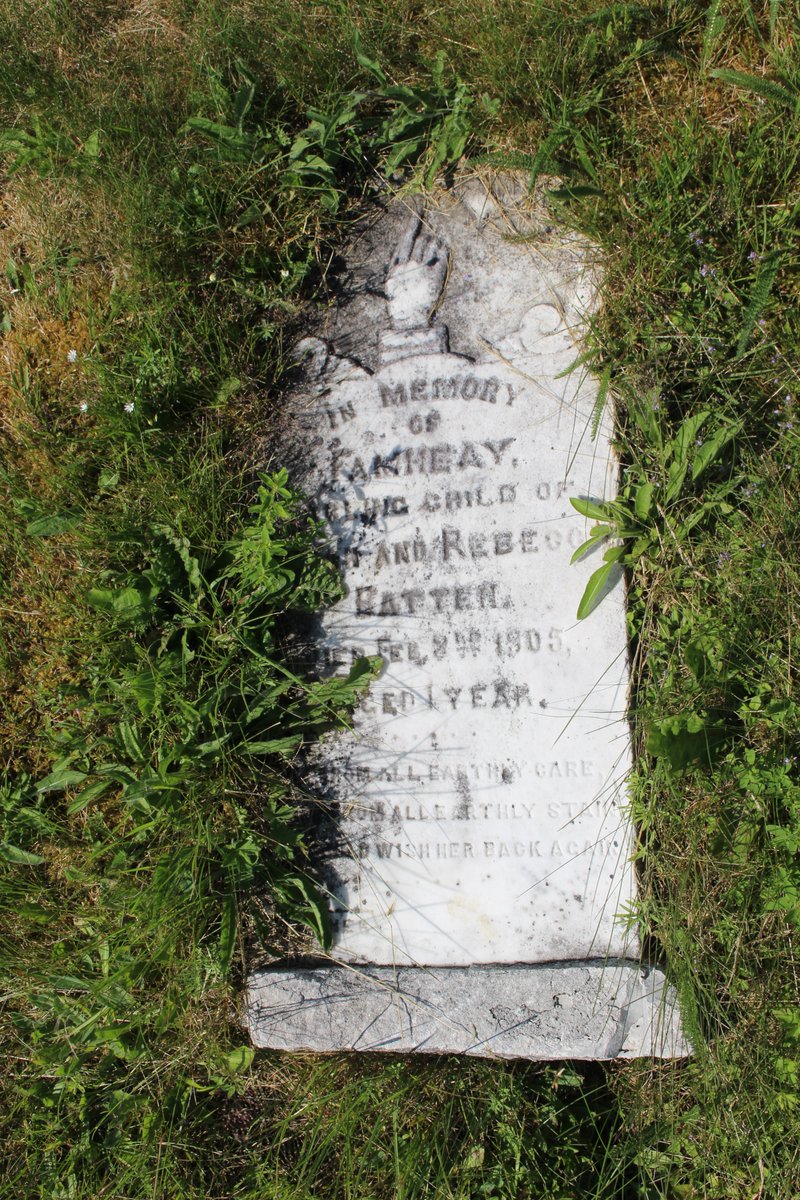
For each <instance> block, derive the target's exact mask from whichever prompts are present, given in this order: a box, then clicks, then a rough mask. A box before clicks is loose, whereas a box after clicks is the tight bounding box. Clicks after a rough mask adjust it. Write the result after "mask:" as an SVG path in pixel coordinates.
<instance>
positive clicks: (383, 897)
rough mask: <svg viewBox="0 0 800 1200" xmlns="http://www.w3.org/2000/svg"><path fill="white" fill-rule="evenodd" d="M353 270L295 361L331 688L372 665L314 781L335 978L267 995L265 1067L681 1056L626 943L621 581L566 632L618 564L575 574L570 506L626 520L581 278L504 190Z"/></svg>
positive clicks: (399, 235) (515, 188)
mask: <svg viewBox="0 0 800 1200" xmlns="http://www.w3.org/2000/svg"><path fill="white" fill-rule="evenodd" d="M348 271H349V275H348V276H347V277H346V278H345V281H344V287H343V296H342V301H341V303H340V305H339V306H338V307H337V309H336V310H335V312H334V313H333V315H332V317H331V320H330V328H329V329H327V330H326V331H325V332H326V333H327V335H328V336H327V337H326V338H317V337H315V338H308V339H305V341H304V342H303V343H301V346H300V348H299V352H300V355H301V356H302V357H303V358H304V359H305V362H306V368H307V376H306V384H305V387H304V388H302V389H301V392H300V394H299V396H298V397H297V400H296V403H295V405H294V414H293V422H294V424H293V428H294V430H295V433H296V439H295V440H296V442H297V444H298V446H299V447H301V452H300V454H299V457H298V468H297V472H296V475H297V479H298V482H299V483H301V484H302V485H303V486H304V488H305V490H306V492H307V494H308V495H309V496H310V497H311V500H312V503H313V505H314V507H315V509H316V511H317V513H318V515H319V516H320V518H321V519H322V520H323V522H324V523H325V525H326V527H327V528H328V529H329V531H330V535H331V544H332V548H333V549H334V551H335V553H336V554H337V555H338V559H339V562H340V564H341V569H342V573H343V578H344V582H345V586H346V596H345V599H343V600H342V601H341V602H340V603H339V604H337V605H336V606H335V607H334V608H333V609H331V610H330V611H329V612H327V613H325V614H324V615H323V617H322V619H321V630H320V636H319V643H318V653H319V662H320V666H321V669H322V671H323V673H328V674H331V673H344V672H346V671H347V670H348V669H349V667H350V666H351V665H352V663H353V662H354V661H356V660H357V659H358V658H359V657H362V656H376V655H377V656H380V658H381V659H382V661H383V667H382V670H381V673H380V676H379V678H378V679H377V680H376V681H375V682H374V683H373V684H372V686H371V687H370V690H369V693H368V695H367V696H366V698H365V699H364V700H363V702H362V703H361V704H360V705H359V707H358V710H357V712H356V714H355V717H354V722H353V728H352V730H351V731H345V732H341V733H338V734H336V735H334V736H333V737H331V738H329V739H327V741H326V742H325V743H324V744H323V745H322V747H321V749H320V751H319V753H318V754H317V756H316V760H315V762H314V763H313V765H311V766H310V767H309V782H310V784H311V783H313V785H314V786H315V787H316V789H317V791H318V793H319V795H320V796H321V797H322V798H323V799H324V803H325V807H326V808H327V810H328V811H329V812H332V814H333V822H332V830H331V836H330V839H329V842H328V846H327V851H326V852H325V854H324V855H323V853H322V851H320V863H319V868H320V873H321V876H322V878H323V881H324V885H325V887H326V888H327V891H328V894H329V896H330V904H331V915H332V921H333V927H334V942H333V946H332V949H331V952H330V960H329V961H328V962H327V963H324V964H318V965H316V966H313V967H309V968H304V969H291V968H288V967H286V968H284V967H280V966H277V967H273V968H269V969H267V970H265V971H262V972H260V973H258V974H257V975H255V976H253V977H251V980H250V983H249V989H248V1022H249V1026H250V1030H251V1034H252V1037H253V1040H254V1041H255V1043H256V1044H257V1045H260V1046H272V1047H277V1048H285V1049H302V1048H306V1049H314V1050H321V1051H325V1050H342V1049H348V1048H354V1049H371V1050H394V1051H415V1050H419V1051H428V1052H433V1051H436V1052H441V1051H448V1052H462V1053H474V1054H484V1055H500V1056H505V1057H525V1058H563V1057H580V1058H614V1057H631V1056H636V1055H642V1054H645V1055H680V1054H684V1053H686V1052H687V1051H688V1047H687V1044H686V1041H685V1039H684V1037H683V1035H682V1032H681V1028H680V1022H679V1019H678V1014H677V1009H676V1007H675V998H674V994H673V993H672V992H671V991H670V990H669V989H667V988H666V985H665V981H664V977H663V975H662V973H661V971H660V970H657V969H653V968H650V967H649V966H647V965H646V964H643V963H642V962H641V960H640V947H639V945H638V942H637V940H636V935H635V933H634V931H633V929H632V927H631V926H629V925H626V923H625V920H624V914H625V913H626V911H627V910H628V909H629V908H630V906H631V904H632V901H633V900H634V898H635V894H636V885H635V876H634V869H633V866H632V865H631V862H630V855H631V830H630V827H629V825H628V822H627V818H626V816H625V802H626V797H625V792H624V784H625V779H626V776H627V774H628V772H629V770H630V766H631V746H630V736H629V729H628V724H627V719H626V701H627V689H628V657H627V639H626V627H625V598H624V590H623V583H622V580H621V579H619V580H617V581H610V583H609V594H608V595H607V596H606V598H605V599H604V601H603V602H602V603H601V604H600V605H599V606H598V607H597V608H596V609H595V610H594V612H593V613H592V614H591V615H590V616H589V617H588V618H587V619H585V620H583V621H580V622H579V621H578V620H577V619H576V610H577V607H578V603H579V600H580V597H581V594H582V592H583V589H584V587H585V585H586V581H587V579H588V577H589V575H590V574H591V573H592V572H593V571H594V570H595V569H596V568H597V566H598V565H599V563H600V561H601V559H600V557H599V554H598V553H591V554H589V555H587V556H586V557H585V558H584V559H581V560H580V561H579V562H578V563H576V564H575V565H570V558H571V556H572V554H573V553H574V551H575V550H576V548H577V547H578V546H580V545H581V543H582V542H583V541H584V540H585V538H586V536H587V529H586V523H585V521H584V519H583V518H582V517H580V516H579V515H578V513H577V512H576V511H575V510H574V509H573V508H572V507H571V505H570V503H569V498H570V497H571V496H582V497H590V498H593V499H608V498H609V497H613V496H614V494H615V491H616V480H617V473H618V465H617V463H616V460H615V458H614V455H613V453H612V450H611V444H610V419H609V416H608V414H604V415H603V417H602V418H601V419H600V425H599V429H598V430H597V433H596V436H595V437H593V436H592V433H593V428H592V427H593V425H595V426H596V425H597V419H598V418H597V413H596V412H595V409H596V406H597V392H598V389H597V382H596V380H595V379H593V378H592V377H591V376H590V375H588V374H587V373H586V372H585V371H581V370H580V369H573V370H570V369H569V368H570V366H571V365H572V364H573V363H574V360H575V359H576V357H577V356H578V355H579V354H580V346H579V332H580V329H581V326H582V324H583V323H584V322H585V318H586V314H587V311H589V310H590V309H591V306H592V305H593V304H594V303H595V297H596V275H595V271H594V268H593V263H592V261H591V254H590V250H589V248H588V247H587V246H586V245H585V244H584V243H582V242H581V241H580V240H578V239H577V238H575V237H572V236H567V235H565V234H564V232H563V231H560V232H559V231H555V230H554V228H553V225H552V221H551V219H550V218H549V216H548V214H547V211H546V210H545V209H543V208H542V207H541V205H538V206H537V205H534V204H533V203H532V202H531V201H530V200H529V199H528V198H527V195H526V193H525V189H524V188H522V187H521V186H519V185H518V183H517V181H516V180H515V178H514V177H513V176H512V177H508V176H506V177H501V178H500V179H499V180H496V181H495V182H494V185H493V186H492V187H488V186H486V185H484V184H483V183H481V182H479V181H478V180H471V181H468V182H466V183H464V184H462V185H461V186H460V187H458V188H457V189H456V190H455V191H452V192H449V193H444V194H443V195H441V196H440V197H439V198H438V200H437V201H436V203H431V204H429V205H428V207H427V208H426V209H425V210H424V212H423V211H421V210H420V209H418V208H417V207H416V205H414V204H408V203H406V204H396V205H394V206H393V207H392V208H391V209H390V210H389V211H388V213H386V214H385V215H384V216H383V217H382V219H381V220H380V221H379V222H377V224H376V225H375V226H374V227H373V228H371V229H370V230H368V231H367V232H366V233H365V234H364V235H363V237H362V239H361V241H360V242H358V243H357V244H356V245H355V246H354V247H351V249H350V251H349V265H348ZM600 553H602V551H601V552H600ZM612 582H613V583H614V586H613V587H611V583H612ZM621 918H622V919H621Z"/></svg>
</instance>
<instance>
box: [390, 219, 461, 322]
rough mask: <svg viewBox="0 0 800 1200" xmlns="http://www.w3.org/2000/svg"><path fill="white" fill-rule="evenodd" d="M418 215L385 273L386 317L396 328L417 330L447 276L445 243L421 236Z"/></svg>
mask: <svg viewBox="0 0 800 1200" xmlns="http://www.w3.org/2000/svg"><path fill="white" fill-rule="evenodd" d="M421 224H422V221H421V218H420V217H419V216H418V215H417V214H413V215H412V217H411V218H410V220H409V222H408V224H407V225H406V228H405V229H404V231H403V234H402V236H401V238H400V241H399V242H398V245H397V249H396V251H395V253H394V256H393V258H392V265H391V267H390V268H389V273H388V274H387V276H386V296H387V299H388V304H389V320H390V322H391V325H392V328H393V329H397V330H401V329H402V330H405V329H420V328H424V327H425V326H427V325H428V324H429V323H430V319H431V313H432V312H433V309H434V307H435V305H436V302H437V301H438V299H439V297H440V296H441V294H442V292H443V290H444V285H445V280H446V279H447V246H446V245H445V243H444V242H442V241H440V240H439V238H436V237H431V236H429V235H427V234H422V235H420V226H421Z"/></svg>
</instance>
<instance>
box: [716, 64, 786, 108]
mask: <svg viewBox="0 0 800 1200" xmlns="http://www.w3.org/2000/svg"><path fill="white" fill-rule="evenodd" d="M711 74H712V75H713V76H714V78H715V79H721V80H722V82H723V83H730V84H732V85H733V87H740V88H744V89H745V90H746V91H748V92H755V93H756V95H757V96H762V97H763V98H764V99H765V100H771V101H772V102H773V103H774V104H783V105H785V106H786V107H787V108H791V109H794V110H797V108H798V107H799V106H800V94H798V93H797V92H791V91H789V89H788V88H785V87H783V85H782V84H780V83H775V81H774V80H773V79H762V77H761V76H760V75H746V74H745V72H744V71H726V70H723V69H722V68H719V70H716V71H712V72H711Z"/></svg>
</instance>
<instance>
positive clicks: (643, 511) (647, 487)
mask: <svg viewBox="0 0 800 1200" xmlns="http://www.w3.org/2000/svg"><path fill="white" fill-rule="evenodd" d="M652 505H653V484H652V483H641V484H639V486H638V487H637V489H636V491H635V493H634V501H633V507H634V512H635V513H636V516H637V517H638V518H639V520H640V521H646V520H647V518H648V517H649V516H650V509H651V508H652Z"/></svg>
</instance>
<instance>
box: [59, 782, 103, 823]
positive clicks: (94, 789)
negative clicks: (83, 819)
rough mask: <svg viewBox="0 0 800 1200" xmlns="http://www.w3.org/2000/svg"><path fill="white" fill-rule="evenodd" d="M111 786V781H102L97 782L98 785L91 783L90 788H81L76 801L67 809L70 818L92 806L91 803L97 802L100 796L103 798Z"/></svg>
mask: <svg viewBox="0 0 800 1200" xmlns="http://www.w3.org/2000/svg"><path fill="white" fill-rule="evenodd" d="M110 786H111V780H110V779H100V780H98V781H97V783H90V784H89V786H88V787H85V788H81V790H80V791H79V792H78V794H77V796H76V797H75V799H74V800H73V801H72V803H71V804H70V805H69V807H68V808H67V812H68V813H69V815H70V816H74V815H75V813H79V812H81V811H82V810H83V809H84V808H86V806H87V804H91V802H92V801H93V800H96V799H97V797H98V796H102V794H103V792H106V791H108V789H109V787H110Z"/></svg>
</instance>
